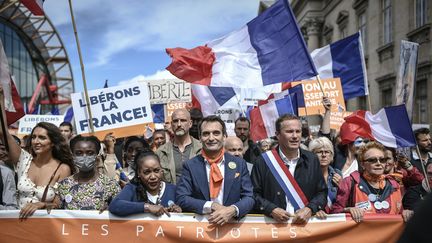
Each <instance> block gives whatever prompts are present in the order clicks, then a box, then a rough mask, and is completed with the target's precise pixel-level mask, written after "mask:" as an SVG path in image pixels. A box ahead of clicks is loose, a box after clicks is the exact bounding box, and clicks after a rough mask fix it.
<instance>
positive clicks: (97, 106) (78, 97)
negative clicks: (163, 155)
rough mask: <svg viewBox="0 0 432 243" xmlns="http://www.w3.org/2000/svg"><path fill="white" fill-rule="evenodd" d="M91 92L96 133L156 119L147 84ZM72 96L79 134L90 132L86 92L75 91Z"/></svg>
mask: <svg viewBox="0 0 432 243" xmlns="http://www.w3.org/2000/svg"><path fill="white" fill-rule="evenodd" d="M88 95H89V100H90V104H91V106H90V107H91V113H92V118H93V126H94V131H95V132H98V131H105V130H112V129H121V128H125V127H130V126H135V125H140V124H146V123H151V122H153V118H152V112H151V108H150V102H149V94H148V87H147V86H146V84H145V83H136V84H129V85H124V86H115V87H109V88H104V89H97V90H90V91H89V92H88ZM71 97H72V106H73V110H74V116H75V124H76V130H77V133H78V134H83V133H89V132H90V121H89V115H88V113H87V104H86V99H85V96H84V93H73V94H72V95H71Z"/></svg>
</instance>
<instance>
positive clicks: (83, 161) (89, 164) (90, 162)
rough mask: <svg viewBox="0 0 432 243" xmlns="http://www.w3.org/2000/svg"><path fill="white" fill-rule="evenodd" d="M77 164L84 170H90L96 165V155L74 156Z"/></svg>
mask: <svg viewBox="0 0 432 243" xmlns="http://www.w3.org/2000/svg"><path fill="white" fill-rule="evenodd" d="M74 163H75V166H76V167H77V168H78V169H79V170H80V171H82V172H89V171H91V170H93V169H94V167H95V166H96V155H84V156H74Z"/></svg>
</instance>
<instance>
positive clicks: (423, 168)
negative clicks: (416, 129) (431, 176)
mask: <svg viewBox="0 0 432 243" xmlns="http://www.w3.org/2000/svg"><path fill="white" fill-rule="evenodd" d="M416 149H417V155H418V157H419V159H420V164H421V166H422V170H423V175H424V177H425V178H426V186H427V188H428V190H429V191H430V185H429V180H428V175H427V173H426V168H425V166H424V164H423V159H422V157H421V154H420V149H419V146H418V144H416Z"/></svg>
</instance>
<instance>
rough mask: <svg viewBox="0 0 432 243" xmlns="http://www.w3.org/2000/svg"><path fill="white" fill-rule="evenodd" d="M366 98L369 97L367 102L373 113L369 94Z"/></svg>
mask: <svg viewBox="0 0 432 243" xmlns="http://www.w3.org/2000/svg"><path fill="white" fill-rule="evenodd" d="M366 97H367V101H368V106H369V111H370V112H372V105H371V101H370V97H369V94H368V95H366Z"/></svg>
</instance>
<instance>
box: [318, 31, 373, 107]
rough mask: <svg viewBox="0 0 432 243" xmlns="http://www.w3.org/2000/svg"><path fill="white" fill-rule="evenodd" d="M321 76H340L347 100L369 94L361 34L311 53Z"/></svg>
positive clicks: (358, 33)
mask: <svg viewBox="0 0 432 243" xmlns="http://www.w3.org/2000/svg"><path fill="white" fill-rule="evenodd" d="M311 56H312V59H313V62H314V63H315V66H316V67H317V71H318V73H319V75H320V77H321V78H323V79H324V78H340V79H341V83H342V89H343V94H344V98H345V99H346V100H348V99H351V98H355V97H358V96H365V95H368V94H369V89H368V81H367V72H366V64H365V60H364V53H363V45H362V42H361V34H360V32H357V33H356V34H354V35H351V36H348V37H347V38H345V39H342V40H339V41H336V42H334V43H332V44H330V45H327V46H324V47H322V48H320V49H316V50H314V51H313V52H312V53H311Z"/></svg>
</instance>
